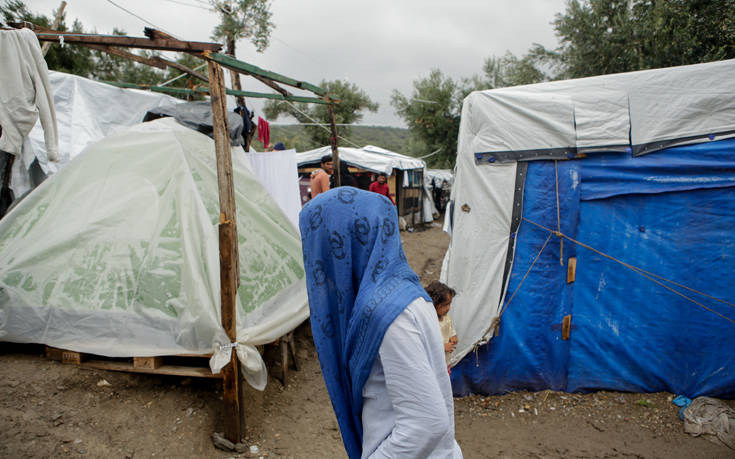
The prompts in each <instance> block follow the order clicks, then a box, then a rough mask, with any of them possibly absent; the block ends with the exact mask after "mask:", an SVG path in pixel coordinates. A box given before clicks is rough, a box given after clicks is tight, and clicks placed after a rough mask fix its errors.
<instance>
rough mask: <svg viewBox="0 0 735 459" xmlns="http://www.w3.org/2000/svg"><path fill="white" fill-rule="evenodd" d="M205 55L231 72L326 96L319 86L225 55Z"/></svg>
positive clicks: (325, 92) (214, 53)
mask: <svg viewBox="0 0 735 459" xmlns="http://www.w3.org/2000/svg"><path fill="white" fill-rule="evenodd" d="M205 55H206V56H207V57H209V58H210V59H212V60H213V61H215V62H217V63H218V64H220V65H222V66H223V67H227V68H228V69H231V70H236V71H238V72H240V73H244V74H247V75H258V76H261V77H265V78H267V79H269V80H271V81H275V82H278V83H282V84H285V85H288V86H293V87H294V88H299V89H305V90H307V91H311V92H313V93H314V94H316V95H319V96H326V95H327V91H326V90H324V89H322V88H320V87H319V86H315V85H313V84H311V83H307V82H305V81H299V80H294V79H293V78H289V77H287V76H285V75H281V74H278V73H276V72H271V71H269V70H264V69H262V68H260V67H258V66H256V65H252V64H248V63H247V62H242V61H239V60H237V59H235V58H234V57H232V56H228V55H226V54H221V53H216V52H212V53H205Z"/></svg>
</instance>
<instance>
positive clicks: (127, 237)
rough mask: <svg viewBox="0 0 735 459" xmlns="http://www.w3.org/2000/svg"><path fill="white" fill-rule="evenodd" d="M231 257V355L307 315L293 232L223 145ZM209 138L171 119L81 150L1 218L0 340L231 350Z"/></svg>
mask: <svg viewBox="0 0 735 459" xmlns="http://www.w3.org/2000/svg"><path fill="white" fill-rule="evenodd" d="M233 177H234V182H235V200H236V205H237V233H238V234H237V236H238V241H239V253H240V288H239V290H238V300H237V336H238V343H239V345H238V346H237V352H238V355H239V357H240V359H241V361H242V363H243V372H244V373H245V377H246V379H247V380H248V382H249V383H250V384H251V385H253V386H254V387H256V388H260V389H262V388H263V387H264V386H265V382H266V379H267V378H266V369H265V366H264V364H263V362H262V360H261V358H260V355H259V353H258V352H257V351H256V350H255V348H254V347H253V346H255V345H258V344H264V343H267V342H271V341H273V340H275V339H276V338H278V337H279V336H282V335H283V334H285V333H287V332H289V331H290V330H292V329H293V328H295V327H296V326H297V325H298V324H299V323H301V322H302V321H303V320H305V319H306V317H308V306H307V303H306V301H307V300H306V287H305V283H304V270H303V265H302V258H301V244H300V239H299V236H298V233H297V231H296V229H295V228H294V227H293V225H292V224H291V222H290V221H289V220H288V218H286V216H285V215H284V214H283V212H282V211H281V210H280V208H279V207H278V205H277V204H276V203H275V202H274V201H273V199H272V198H271V197H270V195H269V194H268V193H267V191H266V190H265V189H264V188H263V186H262V185H261V184H260V182H259V181H258V180H257V178H256V177H255V176H254V174H253V173H252V172H251V170H250V169H249V166H248V164H247V160H245V158H244V154H242V152H240V154H233ZM218 222H219V201H218V191H217V172H216V160H215V153H214V142H213V141H212V140H211V139H210V138H208V137H206V136H205V135H203V134H200V133H197V132H195V131H193V130H191V129H188V128H186V127H183V126H181V125H179V124H177V123H176V121H174V120H173V119H160V120H157V121H154V122H150V123H144V124H140V125H137V126H134V127H132V128H129V129H128V130H126V131H123V132H119V133H118V134H115V135H112V136H110V137H107V138H105V139H103V140H102V141H100V142H98V143H96V144H94V145H92V146H90V147H89V148H87V149H86V150H85V151H84V152H83V153H82V154H81V155H79V157H78V158H76V159H75V160H74V161H72V162H70V163H69V164H68V165H67V166H66V167H64V168H63V169H62V170H61V171H59V172H58V173H57V174H55V175H54V176H52V177H51V178H50V179H48V180H46V181H45V182H44V183H43V184H42V185H41V186H39V187H38V188H37V189H36V190H34V191H33V192H32V193H31V194H30V195H29V196H28V197H27V198H26V199H25V200H24V201H22V202H21V204H20V205H18V206H17V207H16V208H15V209H13V210H12V211H11V212H10V213H9V214H7V215H6V217H5V218H4V219H3V220H2V221H0V234H3V238H2V239H1V240H0V260H2V263H0V339H1V340H3V341H10V342H32V343H43V344H47V345H51V346H56V347H60V348H64V349H70V350H74V351H78V352H88V353H94V354H99V355H105V356H110V357H129V356H156V355H174V354H183V353H199V354H204V353H212V352H214V357H213V358H212V360H211V365H212V367H213V368H212V370H213V371H218V370H219V368H218V367H221V365H222V364H224V362H226V359H227V356H228V355H229V352H230V351H229V349H228V348H227V347H226V346H225V347H224V350H221V349H222V348H221V347H220V346H221V345H224V344H228V343H229V340H228V338H227V336H226V335H225V332H224V330H223V329H222V327H221V325H220V286H219V251H218V229H217V224H218Z"/></svg>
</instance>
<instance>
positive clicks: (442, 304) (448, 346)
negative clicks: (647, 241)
mask: <svg viewBox="0 0 735 459" xmlns="http://www.w3.org/2000/svg"><path fill="white" fill-rule="evenodd" d="M426 293H428V294H429V296H430V297H431V300H432V302H433V303H434V308H435V309H436V315H437V317H438V318H439V328H440V329H441V332H442V339H443V341H444V357H445V359H446V361H447V364H449V358H450V357H451V355H452V352H454V349H455V348H456V347H457V341H458V340H457V333H456V332H455V331H454V326H453V325H452V318H451V317H449V309H450V307H451V306H452V299H454V297H455V296H456V295H457V292H456V291H455V290H454V289H453V288H451V287H449V286H448V285H446V284H443V283H441V282H439V281H433V282H431V283H430V284H429V285H427V286H426Z"/></svg>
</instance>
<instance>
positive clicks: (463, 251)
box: [441, 60, 735, 363]
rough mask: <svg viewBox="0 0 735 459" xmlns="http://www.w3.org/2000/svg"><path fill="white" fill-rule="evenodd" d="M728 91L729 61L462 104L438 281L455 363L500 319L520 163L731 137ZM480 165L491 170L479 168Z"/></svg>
mask: <svg viewBox="0 0 735 459" xmlns="http://www.w3.org/2000/svg"><path fill="white" fill-rule="evenodd" d="M733 93H735V60H728V61H720V62H713V63H707V64H697V65H690V66H683V67H673V68H666V69H656V70H646V71H640V72H631V73H624V74H615V75H605V76H598V77H590V78H583V79H577V80H566V81H556V82H549V83H541V84H535V85H528V86H518V87H512V88H501V89H495V90H489V91H477V92H473V93H471V94H470V95H469V96H467V98H465V100H464V104H463V107H462V118H461V123H460V129H459V139H458V149H457V166H456V180H455V183H454V186H453V189H452V200H453V203H454V206H453V212H452V215H451V220H452V221H453V226H452V228H451V233H450V234H451V238H452V239H451V242H450V246H449V249H448V251H447V254H446V257H445V259H444V264H443V266H442V276H441V279H442V280H443V281H444V282H446V283H448V284H449V285H451V286H452V287H453V288H455V289H457V290H458V291H459V292H460V293H461V294H460V295H459V296H457V298H456V299H455V303H454V305H453V307H452V311H451V312H450V314H452V320H453V321H454V325H455V328H456V330H457V335H458V337H459V344H458V346H457V349H456V351H455V352H454V353H453V355H452V362H453V363H456V362H457V361H459V360H460V359H461V358H462V357H463V356H464V355H466V354H467V353H468V352H470V351H471V350H472V349H473V347H474V345H475V344H476V343H478V342H482V341H485V340H487V339H489V336H488V333H489V332H491V331H492V327H491V324H492V323H493V320H494V319H495V318H497V317H498V312H499V308H500V305H501V304H502V301H503V295H504V292H505V287H506V286H505V285H502V284H503V278H504V276H503V274H504V271H505V263H506V256H507V255H508V250H509V243H510V242H511V241H510V237H511V218H512V215H513V210H514V209H513V207H514V192H515V186H516V172H517V170H516V165H517V164H518V161H526V160H529V159H566V158H568V157H572V156H574V155H575V154H578V153H592V152H595V151H630V152H632V153H633V154H634V155H641V154H645V153H647V152H651V151H657V150H660V149H663V148H667V147H671V146H675V145H682V144H688V143H693V142H702V141H707V139H710V140H712V139H715V138H716V139H717V140H721V139H725V138H728V137H732V136H734V135H735V98H733V97H731V95H732V94H733ZM485 161H487V162H491V163H494V164H493V167H478V164H480V163H482V162H485ZM521 191H522V190H521ZM516 205H520V204H519V203H516ZM448 220H450V219H448Z"/></svg>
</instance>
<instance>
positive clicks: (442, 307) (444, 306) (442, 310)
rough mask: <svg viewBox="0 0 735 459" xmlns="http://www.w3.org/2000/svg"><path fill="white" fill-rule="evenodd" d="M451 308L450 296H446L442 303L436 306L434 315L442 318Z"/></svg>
mask: <svg viewBox="0 0 735 459" xmlns="http://www.w3.org/2000/svg"><path fill="white" fill-rule="evenodd" d="M451 306H452V295H447V297H446V298H445V300H444V302H443V303H439V305H437V306H436V315H438V316H439V317H444V316H446V315H447V313H449V308H450V307H451Z"/></svg>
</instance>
